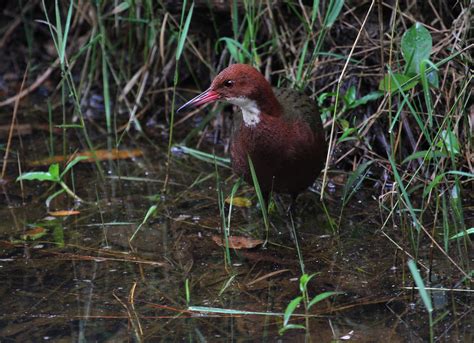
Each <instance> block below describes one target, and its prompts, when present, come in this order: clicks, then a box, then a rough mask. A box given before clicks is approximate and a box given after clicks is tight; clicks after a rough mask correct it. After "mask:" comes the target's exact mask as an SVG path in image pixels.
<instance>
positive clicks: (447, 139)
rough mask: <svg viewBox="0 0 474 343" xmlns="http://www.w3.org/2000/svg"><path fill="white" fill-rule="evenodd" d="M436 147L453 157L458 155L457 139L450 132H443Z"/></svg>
mask: <svg viewBox="0 0 474 343" xmlns="http://www.w3.org/2000/svg"><path fill="white" fill-rule="evenodd" d="M436 146H437V147H439V148H440V149H441V150H442V151H447V152H449V153H451V154H453V155H457V154H459V151H460V148H459V141H458V138H457V137H456V134H455V133H454V132H453V131H452V130H449V131H448V130H443V132H441V137H440V140H439V141H438V143H437V144H436Z"/></svg>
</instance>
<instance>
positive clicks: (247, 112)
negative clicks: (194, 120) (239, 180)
mask: <svg viewBox="0 0 474 343" xmlns="http://www.w3.org/2000/svg"><path fill="white" fill-rule="evenodd" d="M216 100H225V101H227V102H230V103H232V104H235V105H237V106H239V107H240V108H241V110H242V111H241V113H239V114H237V115H236V119H235V120H234V130H233V135H232V143H231V156H232V169H233V170H234V172H235V173H236V174H237V175H239V176H243V177H244V179H245V180H246V181H247V182H250V183H251V182H252V178H251V174H250V169H249V164H248V156H250V158H251V159H252V162H253V164H254V167H255V171H256V173H257V178H258V181H259V184H260V187H261V189H262V191H263V192H264V193H267V194H268V193H269V192H270V191H276V192H282V193H289V194H292V195H293V196H296V195H297V194H298V193H300V192H302V191H304V190H305V189H306V188H307V187H309V186H310V185H312V184H313V182H314V180H315V179H316V178H317V177H318V175H319V173H320V172H321V170H322V168H323V166H324V160H325V157H326V153H327V146H326V141H325V138H324V131H323V127H322V123H321V119H320V116H319V111H318V109H317V107H316V105H315V103H314V101H312V100H311V99H310V98H308V97H307V96H306V95H304V94H301V93H299V92H297V91H295V90H292V89H272V87H271V86H270V84H269V83H268V81H267V80H265V78H264V77H263V75H262V74H260V73H259V72H258V71H257V70H256V69H254V68H253V67H251V66H248V65H245V64H234V65H231V66H229V67H228V68H226V69H224V70H223V71H222V72H220V73H219V75H217V76H216V78H215V79H214V80H213V81H212V84H211V87H209V89H208V90H206V91H205V92H203V93H202V94H200V95H198V96H197V97H195V98H193V99H192V100H190V101H188V102H187V103H186V104H184V105H183V106H182V107H181V108H180V109H179V110H182V109H184V108H186V107H189V106H197V105H201V104H205V103H208V102H213V101H216Z"/></svg>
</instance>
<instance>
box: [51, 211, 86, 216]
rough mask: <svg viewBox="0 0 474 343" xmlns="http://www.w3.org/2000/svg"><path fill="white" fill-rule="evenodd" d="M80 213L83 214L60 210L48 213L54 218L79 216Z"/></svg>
mask: <svg viewBox="0 0 474 343" xmlns="http://www.w3.org/2000/svg"><path fill="white" fill-rule="evenodd" d="M80 213H81V212H80V211H76V210H59V211H51V212H48V214H49V215H50V216H53V217H67V216H77V215H78V214H80Z"/></svg>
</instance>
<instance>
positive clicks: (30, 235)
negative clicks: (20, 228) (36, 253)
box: [21, 226, 47, 241]
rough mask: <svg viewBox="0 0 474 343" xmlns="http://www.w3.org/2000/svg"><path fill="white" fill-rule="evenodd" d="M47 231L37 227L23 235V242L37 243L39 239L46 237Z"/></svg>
mask: <svg viewBox="0 0 474 343" xmlns="http://www.w3.org/2000/svg"><path fill="white" fill-rule="evenodd" d="M46 233H47V230H46V229H45V228H44V227H41V226H37V227H35V228H33V229H31V230H28V231H26V232H25V233H24V234H23V235H21V239H23V240H25V241H26V240H31V241H35V240H37V239H40V238H41V237H43V236H44V235H46Z"/></svg>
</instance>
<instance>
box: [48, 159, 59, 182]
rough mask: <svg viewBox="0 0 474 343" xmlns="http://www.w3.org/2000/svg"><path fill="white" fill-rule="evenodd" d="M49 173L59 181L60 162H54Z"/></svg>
mask: <svg viewBox="0 0 474 343" xmlns="http://www.w3.org/2000/svg"><path fill="white" fill-rule="evenodd" d="M48 173H50V174H51V176H52V177H53V178H54V179H55V180H56V181H59V164H58V163H53V164H52V165H50V166H49V169H48Z"/></svg>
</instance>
